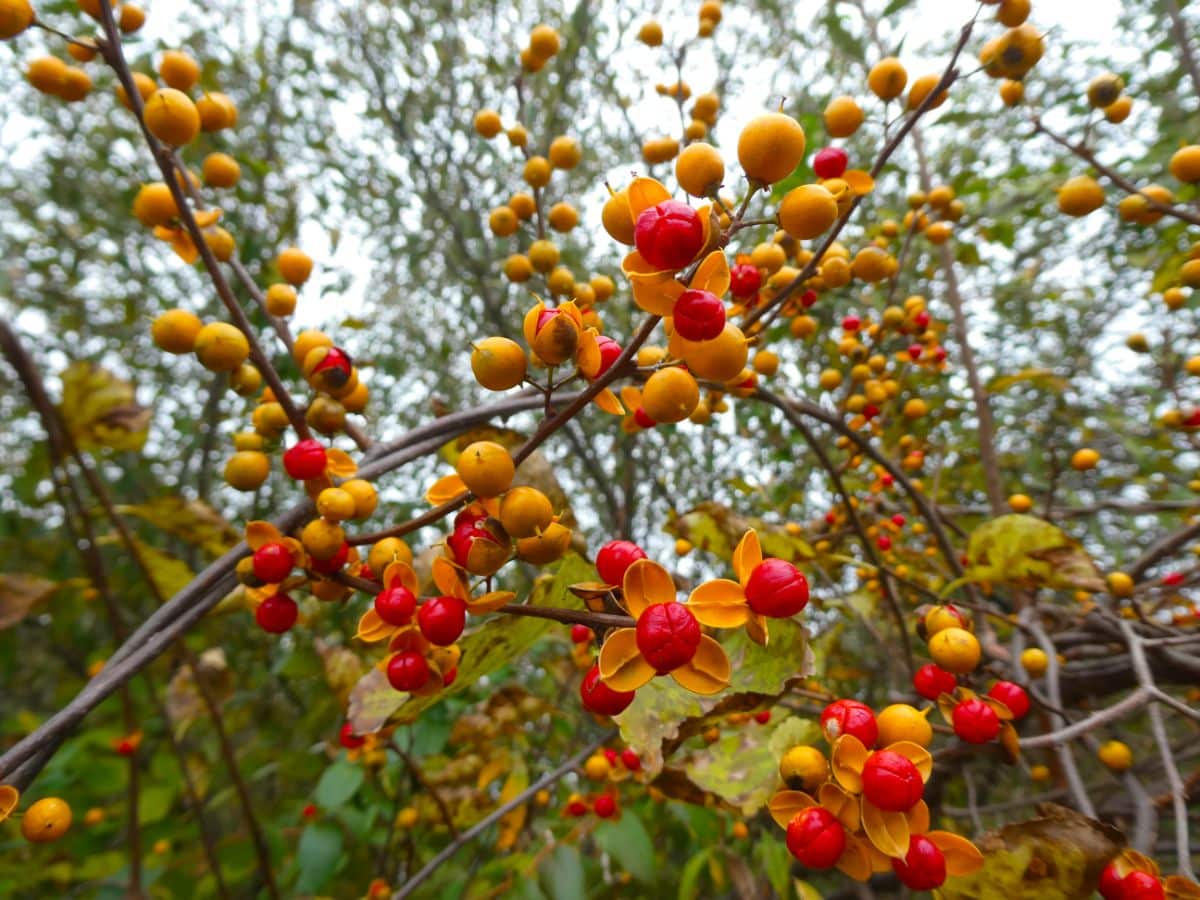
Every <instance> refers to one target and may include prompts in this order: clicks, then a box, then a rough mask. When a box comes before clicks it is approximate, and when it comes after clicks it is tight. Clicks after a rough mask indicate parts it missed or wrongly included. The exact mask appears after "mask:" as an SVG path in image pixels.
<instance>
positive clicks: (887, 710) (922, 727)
mask: <svg viewBox="0 0 1200 900" xmlns="http://www.w3.org/2000/svg"><path fill="white" fill-rule="evenodd" d="M875 720H876V722H877V723H878V725H879V742H878V744H879V746H880V747H886V746H888V744H894V743H896V742H897V741H912V742H913V743H914V744H920V745H921V746H922V747H928V746H929V745H930V744H931V743H932V742H933V726H932V725H930V724H929V720H928V719H926V718H925V713H923V712H922V711H921V710H919V709H917V708H916V707H914V706H909V705H908V704H907V703H893V704H892V705H891V706H886V707H884V708H883V709H882V710H880V712H879V715H878V716H876V717H875Z"/></svg>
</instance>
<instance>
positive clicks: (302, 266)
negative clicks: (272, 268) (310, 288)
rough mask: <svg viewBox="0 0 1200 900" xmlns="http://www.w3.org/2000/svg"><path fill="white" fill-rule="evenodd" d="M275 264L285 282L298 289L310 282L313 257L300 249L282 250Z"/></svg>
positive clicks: (289, 248)
mask: <svg viewBox="0 0 1200 900" xmlns="http://www.w3.org/2000/svg"><path fill="white" fill-rule="evenodd" d="M275 264H276V265H277V266H278V267H279V274H280V275H282V276H283V280H284V281H286V282H288V283H289V284H293V285H295V286H296V287H299V286H300V285H302V284H304V282H306V281H308V276H309V275H311V274H312V268H313V261H312V257H311V256H309V255H308V254H307V253H305V252H304V251H303V250H301V249H300V248H299V247H288V248H286V249H284V250H281V251H280V252H279V256H278V257H277V258H276V260H275Z"/></svg>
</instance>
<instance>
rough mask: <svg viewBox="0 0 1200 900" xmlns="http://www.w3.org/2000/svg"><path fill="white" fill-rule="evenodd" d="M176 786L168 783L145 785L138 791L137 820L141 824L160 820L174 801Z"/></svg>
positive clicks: (164, 816)
mask: <svg viewBox="0 0 1200 900" xmlns="http://www.w3.org/2000/svg"><path fill="white" fill-rule="evenodd" d="M175 794H176V788H175V787H174V786H173V785H169V784H151V785H146V786H145V787H143V788H142V790H141V791H139V792H138V820H139V821H140V822H141V823H142V824H143V825H152V824H154V823H155V822H161V821H162V820H163V819H164V818H166V815H167V813H168V812H170V811H171V805H172V803H174V801H175Z"/></svg>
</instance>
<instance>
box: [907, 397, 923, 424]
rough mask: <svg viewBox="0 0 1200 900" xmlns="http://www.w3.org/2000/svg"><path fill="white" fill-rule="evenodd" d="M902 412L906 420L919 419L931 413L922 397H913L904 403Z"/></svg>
mask: <svg viewBox="0 0 1200 900" xmlns="http://www.w3.org/2000/svg"><path fill="white" fill-rule="evenodd" d="M901 412H902V413H903V414H904V417H905V418H906V419H919V418H921V416H923V415H925V414H926V413H927V412H929V406H928V405H927V404H926V403H925V401H924V400H922V399H921V398H920V397H912V398H910V399H908V400H906V401H905V402H904V408H903V409H902V410H901Z"/></svg>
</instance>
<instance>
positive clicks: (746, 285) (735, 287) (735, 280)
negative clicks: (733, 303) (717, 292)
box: [729, 263, 762, 300]
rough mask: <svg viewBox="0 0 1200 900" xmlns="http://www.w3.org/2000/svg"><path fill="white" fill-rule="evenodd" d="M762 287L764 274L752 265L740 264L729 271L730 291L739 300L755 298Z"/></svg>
mask: <svg viewBox="0 0 1200 900" xmlns="http://www.w3.org/2000/svg"><path fill="white" fill-rule="evenodd" d="M761 286H762V273H761V272H759V271H758V267H757V266H752V265H751V264H750V263H738V264H737V265H736V266H734V267H733V268H732V269H730V270H729V291H730V293H732V294H733V296H735V297H736V298H737V299H739V300H745V299H746V298H747V297H753V296H754V295H755V294H757V293H758V289H759V287H761Z"/></svg>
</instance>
